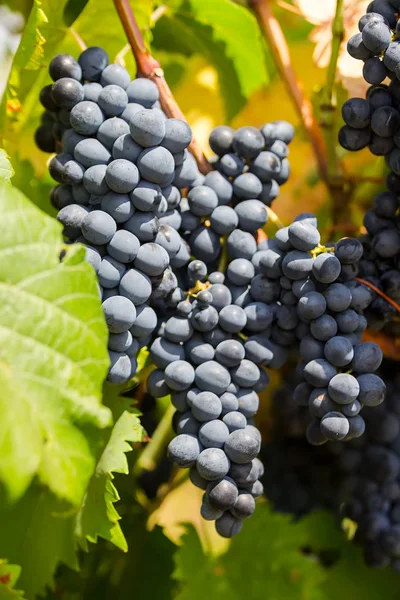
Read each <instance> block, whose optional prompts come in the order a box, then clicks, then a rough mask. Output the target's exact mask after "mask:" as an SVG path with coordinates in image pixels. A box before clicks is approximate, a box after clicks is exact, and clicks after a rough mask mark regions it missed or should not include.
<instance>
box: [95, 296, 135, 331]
mask: <svg viewBox="0 0 400 600" xmlns="http://www.w3.org/2000/svg"><path fill="white" fill-rule="evenodd" d="M102 309H103V312H104V316H105V319H106V323H107V327H108V329H109V331H110V332H111V333H122V332H124V331H128V329H130V327H132V325H133V323H134V322H135V319H136V309H135V305H134V304H133V303H132V302H131V301H130V300H128V298H124V297H123V296H113V297H111V298H107V300H105V301H104V302H103V304H102Z"/></svg>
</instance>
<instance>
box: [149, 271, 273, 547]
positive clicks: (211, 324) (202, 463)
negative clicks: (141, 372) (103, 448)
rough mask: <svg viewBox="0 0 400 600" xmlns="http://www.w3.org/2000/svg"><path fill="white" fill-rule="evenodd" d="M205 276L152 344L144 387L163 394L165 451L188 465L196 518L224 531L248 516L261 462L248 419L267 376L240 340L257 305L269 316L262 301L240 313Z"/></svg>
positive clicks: (217, 276)
mask: <svg viewBox="0 0 400 600" xmlns="http://www.w3.org/2000/svg"><path fill="white" fill-rule="evenodd" d="M199 262H200V261H197V260H195V261H193V262H192V263H190V265H189V268H188V271H189V277H190V274H191V271H192V270H193V269H195V270H196V271H197V273H198V268H199V265H198V264H197V263H199ZM203 264H204V263H203ZM191 265H193V268H192V269H191V268H190V267H191ZM206 276H207V274H204V275H203V276H202V277H201V279H206ZM207 279H208V281H207V283H205V284H203V283H202V282H201V281H200V280H199V279H197V283H196V284H195V287H194V288H193V290H192V291H190V292H189V293H188V294H187V298H186V299H184V300H181V301H180V302H179V303H178V305H177V307H176V309H175V311H174V314H173V316H170V317H169V318H168V319H167V320H166V321H165V323H164V324H163V326H162V327H161V331H160V335H159V337H157V338H156V339H155V340H154V342H153V343H152V345H151V347H150V357H151V359H152V362H153V363H154V364H155V365H156V366H157V369H156V370H154V371H152V373H151V374H150V376H149V378H148V390H149V392H150V394H151V395H152V396H155V397H161V396H167V395H170V396H171V401H172V404H173V405H174V407H175V408H176V413H175V417H174V427H175V431H176V433H177V435H176V437H175V438H174V439H173V440H172V442H171V443H170V445H169V447H168V453H169V456H170V458H171V460H172V461H173V462H174V463H175V464H176V465H177V466H179V467H184V468H191V471H190V478H191V480H192V482H193V483H194V484H195V485H196V486H198V487H200V488H201V489H204V490H205V496H204V500H203V505H202V508H201V514H202V516H203V517H204V518H205V519H207V520H215V521H216V529H217V531H218V532H219V533H220V534H221V535H223V536H225V537H231V536H233V535H235V534H236V533H238V532H239V531H240V529H241V526H242V520H243V519H244V518H246V517H250V516H251V515H252V514H253V512H254V509H255V501H254V498H256V497H257V496H259V495H260V494H261V493H262V486H261V484H260V482H259V481H258V479H259V477H260V475H261V474H262V465H261V463H260V461H259V460H257V458H256V457H257V455H258V452H259V450H260V444H261V435H260V433H259V431H258V430H257V429H256V428H255V427H254V425H253V417H254V415H255V414H256V412H257V410H258V406H259V396H258V392H260V391H262V390H263V389H264V388H265V387H266V386H267V385H268V382H269V377H268V374H267V373H266V371H265V370H264V369H259V367H258V366H257V365H256V364H255V363H254V362H253V361H251V360H248V359H247V358H246V350H245V344H244V339H243V338H245V336H246V333H247V332H251V330H252V329H254V327H257V309H259V310H261V309H262V310H264V312H268V313H269V314H268V319H269V321H270V320H271V319H272V314H270V311H269V307H268V306H267V305H262V303H253V305H249V306H248V307H247V308H248V310H247V312H246V310H245V309H243V308H241V307H240V306H237V305H234V304H232V298H231V293H230V291H229V288H228V287H227V286H226V285H224V283H223V282H224V274H223V273H221V272H214V273H211V274H210V275H209V276H208V278H207ZM260 314H261V313H260ZM259 326H262V324H261V323H259Z"/></svg>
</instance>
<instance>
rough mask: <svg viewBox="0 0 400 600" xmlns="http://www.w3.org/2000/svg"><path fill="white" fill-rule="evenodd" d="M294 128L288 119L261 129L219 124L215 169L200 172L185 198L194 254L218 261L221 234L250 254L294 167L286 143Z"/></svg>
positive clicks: (213, 138)
mask: <svg viewBox="0 0 400 600" xmlns="http://www.w3.org/2000/svg"><path fill="white" fill-rule="evenodd" d="M293 134H294V130H293V127H292V125H290V123H287V122H286V121H274V122H273V123H266V124H265V125H263V126H262V127H261V129H256V128H255V127H241V128H240V129H237V130H236V131H235V130H234V129H232V128H231V127H228V126H223V125H221V126H219V127H216V128H215V129H214V130H213V131H212V132H211V135H210V146H211V148H212V150H213V151H214V152H215V153H216V155H217V156H216V157H215V160H214V170H212V171H211V172H210V173H208V174H207V175H205V176H204V175H201V174H200V173H199V175H198V177H197V178H196V181H195V182H194V184H192V187H191V190H190V191H189V194H188V196H187V199H186V200H184V201H183V202H182V203H181V211H182V223H181V227H180V229H181V233H182V235H183V236H184V238H185V239H186V240H187V242H188V244H189V246H190V248H191V252H192V255H193V256H195V257H196V258H197V259H199V260H202V261H204V262H205V263H207V265H214V266H215V267H217V263H218V258H219V256H220V253H221V247H222V246H221V236H228V237H227V242H226V243H227V249H228V252H229V250H230V249H232V248H233V246H235V245H238V244H239V243H240V245H241V246H242V247H246V252H245V254H246V258H247V259H249V260H251V258H252V256H253V254H254V253H255V251H256V243H255V240H254V234H255V232H256V231H257V230H258V229H260V228H262V227H264V225H265V224H266V222H267V220H268V212H267V209H266V206H270V205H271V203H272V201H273V200H274V199H275V198H276V197H277V195H278V193H279V186H280V185H283V184H284V183H285V182H286V181H287V179H288V177H289V173H290V168H289V161H288V159H287V156H288V154H289V149H288V144H289V143H290V142H291V141H292V139H293Z"/></svg>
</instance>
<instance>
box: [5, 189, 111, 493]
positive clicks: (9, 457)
mask: <svg viewBox="0 0 400 600" xmlns="http://www.w3.org/2000/svg"><path fill="white" fill-rule="evenodd" d="M0 213H1V215H2V217H1V226H0V228H1V236H0V390H1V391H0V412H1V415H2V418H1V420H0V481H1V482H2V483H3V484H4V486H5V487H6V489H7V492H8V495H9V497H10V499H11V500H13V501H15V500H16V499H18V498H19V497H20V496H21V495H22V494H23V493H24V491H25V490H26V489H27V488H28V486H29V484H30V482H31V480H32V478H33V477H34V475H37V476H38V477H39V479H40V481H41V482H42V483H43V484H45V485H47V486H48V487H49V488H50V490H52V491H53V492H54V493H55V494H56V495H58V496H59V497H61V498H64V499H66V500H68V501H70V502H71V503H73V504H76V505H79V504H80V503H81V501H82V498H83V495H84V493H85V491H86V487H87V484H88V482H89V479H90V477H91V475H92V473H93V471H94V468H95V463H96V457H97V453H98V449H99V444H100V443H101V442H102V430H103V429H104V428H105V427H107V426H108V425H109V424H110V421H111V418H110V417H111V414H110V411H109V410H108V409H107V408H106V407H104V406H102V405H101V402H100V400H101V386H102V382H103V380H104V377H105V375H106V370H107V365H108V355H107V328H106V325H105V321H104V316H103V313H102V310H101V304H100V301H99V297H98V291H97V284H96V278H95V274H94V272H93V270H92V268H91V267H90V265H89V264H88V263H86V262H85V261H84V260H83V253H82V254H81V259H80V261H79V262H78V261H77V260H75V261H73V263H74V264H67V263H68V261H66V263H60V260H59V255H60V250H61V247H62V239H61V226H60V225H59V223H57V222H56V221H55V220H53V219H51V218H50V217H48V216H46V215H45V214H43V213H42V212H41V211H39V210H38V209H37V208H36V207H35V206H33V205H32V204H31V203H30V202H29V200H27V198H26V197H25V196H24V195H23V194H22V193H21V192H19V191H18V190H17V189H16V188H14V187H12V186H11V185H10V184H7V183H6V182H4V181H3V182H0ZM67 256H68V252H67ZM10 398H12V399H13V402H12V403H11V402H10ZM16 415H18V418H16Z"/></svg>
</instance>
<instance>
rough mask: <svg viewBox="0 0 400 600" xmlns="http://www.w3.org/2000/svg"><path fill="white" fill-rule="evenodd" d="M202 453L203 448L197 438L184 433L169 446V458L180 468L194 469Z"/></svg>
mask: <svg viewBox="0 0 400 600" xmlns="http://www.w3.org/2000/svg"><path fill="white" fill-rule="evenodd" d="M201 451H202V448H201V445H200V442H199V440H198V439H197V437H196V436H194V435H188V434H184V433H182V434H181V435H178V436H176V437H175V438H174V439H173V440H172V441H171V442H170V443H169V445H168V457H169V458H170V459H171V460H172V461H173V462H174V463H175V464H176V465H177V466H178V467H185V468H188V467H192V466H193V465H194V464H195V463H196V460H197V459H198V458H199V456H200V454H201Z"/></svg>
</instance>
